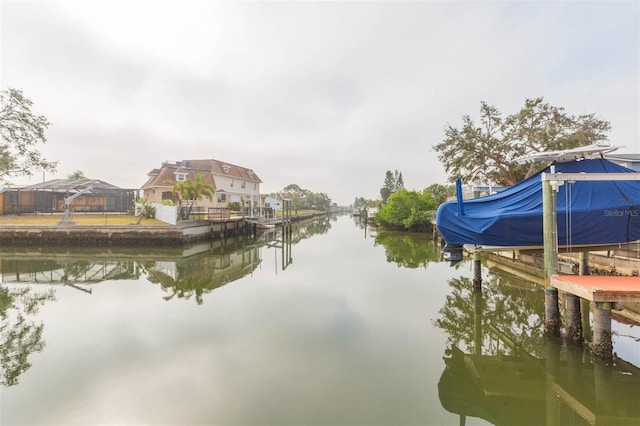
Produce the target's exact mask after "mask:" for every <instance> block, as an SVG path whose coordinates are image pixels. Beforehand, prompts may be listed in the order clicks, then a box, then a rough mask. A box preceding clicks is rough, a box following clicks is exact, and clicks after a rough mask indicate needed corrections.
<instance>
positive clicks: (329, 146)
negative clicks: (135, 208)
mask: <svg viewBox="0 0 640 426" xmlns="http://www.w3.org/2000/svg"><path fill="white" fill-rule="evenodd" d="M1 4H2V8H1V10H0V13H1V25H2V27H1V34H0V35H1V38H2V44H1V49H2V50H1V60H2V62H1V74H0V83H1V86H2V89H5V88H7V87H15V88H19V89H22V90H23V92H24V94H25V96H27V97H28V98H30V99H31V100H32V101H33V102H34V111H35V112H36V113H37V114H39V115H44V116H46V117H47V118H48V119H49V121H50V122H51V123H52V125H51V127H50V129H49V131H48V133H47V138H48V141H47V144H46V145H43V146H41V147H40V150H41V151H42V152H43V153H44V154H45V156H46V158H47V159H50V160H58V161H59V162H60V164H59V167H58V171H57V173H56V174H55V175H47V176H46V179H47V180H49V179H52V178H65V177H67V176H68V175H69V174H71V173H72V172H73V171H75V170H81V171H83V172H84V173H85V175H87V176H88V177H90V178H95V179H102V180H105V181H107V182H109V183H112V184H114V185H117V186H120V187H125V188H139V187H140V186H141V185H142V184H143V183H144V182H145V181H146V179H147V176H146V175H147V173H148V172H149V171H150V170H151V169H153V168H156V167H159V166H160V164H161V163H162V162H163V161H166V160H181V159H198V158H214V159H217V160H221V161H226V162H229V163H233V164H236V165H240V166H244V167H248V168H252V169H253V170H254V171H255V172H256V173H257V174H258V175H259V176H260V178H261V179H262V180H263V182H264V183H263V184H262V186H261V192H263V193H267V192H272V191H279V190H281V189H282V188H284V187H285V186H286V185H288V184H290V183H296V184H298V185H300V186H301V187H302V188H306V189H309V190H311V191H312V192H326V193H327V194H328V195H329V197H330V198H332V200H333V201H335V202H337V203H338V204H341V205H345V204H350V203H352V202H353V200H354V198H355V197H356V196H362V197H365V198H371V199H375V198H376V197H377V196H378V194H379V189H380V187H381V186H382V184H383V182H384V177H385V172H386V171H387V170H391V171H394V170H398V171H400V172H402V175H403V178H404V183H405V186H406V187H407V188H408V189H416V190H421V189H423V188H425V187H427V186H429V185H431V184H433V183H446V179H447V176H446V174H445V172H444V169H443V167H442V166H441V165H440V163H439V161H438V159H437V156H436V153H435V152H434V151H433V150H432V146H433V145H434V144H436V143H438V142H440V141H441V140H442V138H443V135H444V129H445V126H446V125H447V124H451V125H453V126H460V125H461V123H462V120H461V117H462V115H465V114H469V115H471V116H472V117H477V116H478V111H479V108H480V102H481V101H486V102H487V103H489V104H492V105H494V106H496V107H497V108H498V109H499V110H500V111H502V112H503V113H504V114H510V113H513V112H515V111H517V110H518V109H520V108H521V107H522V106H523V105H524V101H525V99H526V98H533V97H538V96H543V97H544V98H545V100H546V101H547V102H549V103H551V104H553V105H556V106H561V107H564V108H565V109H566V111H567V112H568V113H570V114H576V115H577V114H583V113H595V114H597V115H598V116H599V117H600V118H603V119H605V120H608V121H610V122H611V125H612V131H611V133H610V142H611V143H612V144H615V145H624V146H626V148H624V149H622V150H620V151H619V152H635V153H639V152H640V124H639V123H640V107H639V104H640V84H639V81H640V60H639V56H640V30H639V28H640V2H637V1H627V2H616V3H614V2H595V1H588V2H572V1H563V2H552V1H538V2H515V1H509V2H498V1H492V2H475V1H474V2H435V1H424V2H416V1H413V2H395V1H394V2H323V1H316V2H206V3H205V2H189V1H175V2H135V1H126V2H125V1H123V2H118V1H113V0H112V1H107V2H93V1H91V2H89V1H83V2H62V1H52V2H44V1H43V2H10V1H2V3H1ZM40 181H42V174H41V173H38V174H36V176H34V177H32V178H31V179H29V180H27V179H22V180H18V179H14V182H15V183H37V182H40Z"/></svg>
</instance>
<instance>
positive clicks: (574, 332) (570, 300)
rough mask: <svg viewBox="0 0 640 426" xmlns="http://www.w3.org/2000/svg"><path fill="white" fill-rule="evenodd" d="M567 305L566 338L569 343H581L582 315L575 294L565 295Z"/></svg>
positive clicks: (578, 299)
mask: <svg viewBox="0 0 640 426" xmlns="http://www.w3.org/2000/svg"><path fill="white" fill-rule="evenodd" d="M565 304H566V307H567V314H566V319H565V322H566V326H565V331H566V335H567V340H568V341H569V342H571V343H574V344H577V345H581V344H582V315H581V314H580V298H579V297H578V296H576V295H575V294H571V293H567V294H566V295H565Z"/></svg>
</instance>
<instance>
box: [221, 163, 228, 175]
mask: <svg viewBox="0 0 640 426" xmlns="http://www.w3.org/2000/svg"><path fill="white" fill-rule="evenodd" d="M222 171H223V172H225V173H229V166H226V165H225V166H222Z"/></svg>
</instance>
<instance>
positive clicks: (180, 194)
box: [164, 179, 188, 208]
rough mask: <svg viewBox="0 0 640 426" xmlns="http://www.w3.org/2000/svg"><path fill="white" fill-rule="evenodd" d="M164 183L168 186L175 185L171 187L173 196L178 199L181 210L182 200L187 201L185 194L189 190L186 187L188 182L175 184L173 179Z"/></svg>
mask: <svg viewBox="0 0 640 426" xmlns="http://www.w3.org/2000/svg"><path fill="white" fill-rule="evenodd" d="M187 180H188V179H187ZM164 183H166V184H167V185H173V186H172V187H171V195H173V196H174V197H176V200H177V202H178V208H180V206H182V200H184V199H185V195H186V194H185V193H186V191H187V188H186V185H185V183H186V181H180V182H174V181H173V180H171V179H167V180H165V181H164Z"/></svg>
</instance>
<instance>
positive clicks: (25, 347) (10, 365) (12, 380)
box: [0, 285, 55, 386]
mask: <svg viewBox="0 0 640 426" xmlns="http://www.w3.org/2000/svg"><path fill="white" fill-rule="evenodd" d="M48 300H55V291H54V290H53V289H51V290H47V291H34V290H33V289H32V288H31V287H22V288H9V287H7V286H4V285H0V319H2V324H1V325H0V359H1V361H0V365H1V366H2V376H1V377H0V384H1V385H3V386H14V385H17V384H18V378H19V376H20V375H21V374H22V373H24V372H25V371H26V370H28V369H29V367H31V363H30V362H29V355H31V354H32V353H33V352H40V351H41V350H43V349H44V346H45V344H44V341H43V340H42V331H43V329H44V324H43V323H39V324H36V323H35V322H34V321H32V320H29V319H28V317H29V316H32V315H35V314H36V313H37V312H38V308H39V307H40V306H42V305H43V304H44V303H45V302H46V301H48Z"/></svg>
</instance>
